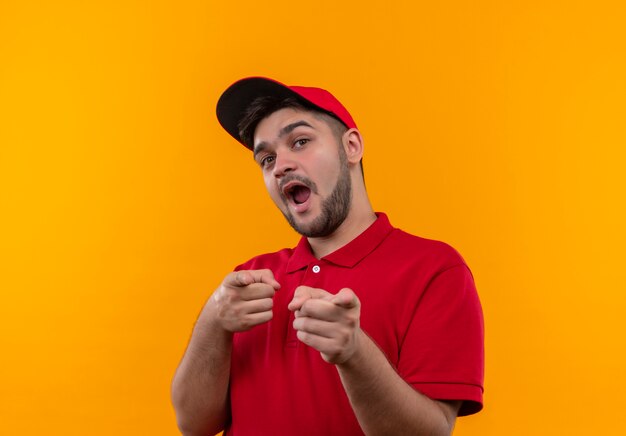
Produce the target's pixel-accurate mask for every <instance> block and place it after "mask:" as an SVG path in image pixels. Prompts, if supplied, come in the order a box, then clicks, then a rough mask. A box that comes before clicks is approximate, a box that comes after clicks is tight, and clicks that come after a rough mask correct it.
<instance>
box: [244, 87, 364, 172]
mask: <svg viewBox="0 0 626 436" xmlns="http://www.w3.org/2000/svg"><path fill="white" fill-rule="evenodd" d="M285 108H291V109H296V110H301V111H307V112H312V113H313V114H314V115H315V116H317V117H320V118H323V119H324V120H325V121H326V123H327V124H328V125H329V126H330V129H331V130H332V132H333V134H334V135H335V137H336V138H337V142H338V143H339V146H341V144H342V141H341V139H342V136H343V134H344V133H346V131H347V130H348V126H346V125H345V124H344V123H343V121H341V120H340V119H339V118H337V117H335V116H334V115H333V114H331V113H328V112H326V111H323V110H321V109H319V108H317V107H316V106H313V105H312V104H311V103H309V102H308V101H306V100H304V99H299V98H295V97H274V96H265V97H258V98H256V99H254V100H253V101H252V103H250V105H249V106H248V108H247V109H246V112H245V114H244V116H243V118H242V119H241V121H240V122H239V125H238V126H237V127H238V128H239V137H240V138H241V140H242V141H243V143H244V145H245V146H246V147H248V148H249V149H251V150H253V149H254V132H255V130H256V128H257V126H258V125H259V123H260V122H261V121H262V120H263V119H265V118H267V117H269V116H270V115H271V114H273V113H274V112H276V111H279V110H281V109H285ZM360 165H361V173H363V159H361V162H360Z"/></svg>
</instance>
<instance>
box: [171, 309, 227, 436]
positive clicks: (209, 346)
mask: <svg viewBox="0 0 626 436" xmlns="http://www.w3.org/2000/svg"><path fill="white" fill-rule="evenodd" d="M213 310H214V309H213V307H211V305H210V304H207V306H205V308H204V309H203V311H202V313H201V314H200V317H199V318H198V321H197V322H196V326H195V327H194V331H193V334H192V336H191V340H190V341H189V345H188V346H187V350H186V351H185V355H184V356H183V359H182V361H181V363H180V365H179V367H178V369H177V371H176V375H175V376H174V380H173V382H172V403H173V405H174V409H175V410H176V418H177V421H178V426H179V428H180V430H181V432H182V433H183V434H184V435H189V436H191V435H196V434H198V435H200V434H202V435H207V434H215V433H217V432H219V431H221V430H222V429H223V428H224V424H225V422H226V420H227V417H228V405H227V402H228V382H229V377H230V359H231V352H232V336H233V335H232V333H230V332H227V331H224V330H223V329H221V328H220V327H219V326H218V324H217V323H216V322H215V317H214V313H212V311H213Z"/></svg>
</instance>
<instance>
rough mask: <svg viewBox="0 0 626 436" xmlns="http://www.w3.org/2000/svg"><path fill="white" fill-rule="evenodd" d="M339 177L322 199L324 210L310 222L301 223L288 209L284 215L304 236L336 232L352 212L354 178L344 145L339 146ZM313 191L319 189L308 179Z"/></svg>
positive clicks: (317, 236)
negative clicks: (329, 192) (351, 176)
mask: <svg viewBox="0 0 626 436" xmlns="http://www.w3.org/2000/svg"><path fill="white" fill-rule="evenodd" d="M339 165H340V168H339V177H338V179H337V183H336V184H335V187H334V188H333V191H332V192H331V194H330V195H329V196H328V197H327V198H325V199H324V200H323V201H322V206H321V208H322V211H321V213H320V214H319V216H318V217H317V218H315V219H314V220H313V221H312V222H311V223H309V224H299V223H297V222H296V220H295V218H294V216H293V214H292V213H291V212H290V211H289V209H287V210H286V212H283V215H284V216H285V218H286V219H287V222H288V223H289V225H290V226H291V227H292V228H293V229H294V230H295V231H296V232H298V233H300V234H301V235H302V236H306V237H307V238H321V237H325V236H328V235H331V234H332V233H334V231H335V230H337V229H338V228H339V226H340V225H341V223H343V222H344V220H345V219H346V217H347V216H348V212H350V204H351V203H352V180H351V179H350V171H349V169H348V163H347V157H346V153H345V151H344V149H343V147H339ZM307 182H308V183H307V184H308V185H309V186H311V187H312V188H313V189H312V191H313V192H315V191H317V189H316V186H315V184H314V183H313V182H312V181H308V180H307Z"/></svg>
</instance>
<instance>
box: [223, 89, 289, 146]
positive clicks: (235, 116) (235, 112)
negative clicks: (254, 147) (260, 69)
mask: <svg viewBox="0 0 626 436" xmlns="http://www.w3.org/2000/svg"><path fill="white" fill-rule="evenodd" d="M264 96H275V97H279V98H285V97H300V96H299V94H298V93H296V92H294V91H292V90H291V89H289V88H288V87H287V86H286V85H283V84H282V83H280V82H277V81H275V80H272V79H267V78H265V77H248V78H246V79H241V80H239V81H237V82H235V83H233V84H232V85H231V86H230V87H229V88H228V89H227V90H226V91H224V93H223V94H222V96H221V97H220V99H219V100H218V102H217V119H218V121H219V122H220V124H221V125H222V127H223V128H224V129H225V130H226V131H227V132H228V133H229V134H230V135H231V136H232V137H233V138H235V139H236V140H237V141H239V142H240V143H242V144H243V141H242V140H241V137H240V136H239V122H240V120H241V119H242V118H243V117H244V115H245V113H246V109H247V108H248V106H250V103H252V102H253V101H254V100H255V99H256V98H258V97H264ZM244 145H245V144H244Z"/></svg>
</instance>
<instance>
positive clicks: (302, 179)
mask: <svg viewBox="0 0 626 436" xmlns="http://www.w3.org/2000/svg"><path fill="white" fill-rule="evenodd" d="M294 180H295V181H297V182H300V183H302V184H303V185H304V186H306V187H307V188H309V189H310V190H311V192H312V193H314V194H317V185H316V184H315V182H314V181H313V180H311V179H309V178H308V177H304V176H299V175H297V174H287V175H286V176H285V177H283V179H282V180H281V181H280V185H279V186H278V188H279V189H280V194H281V196H282V195H283V187H284V186H285V185H286V184H287V183H289V182H293V181H294Z"/></svg>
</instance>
